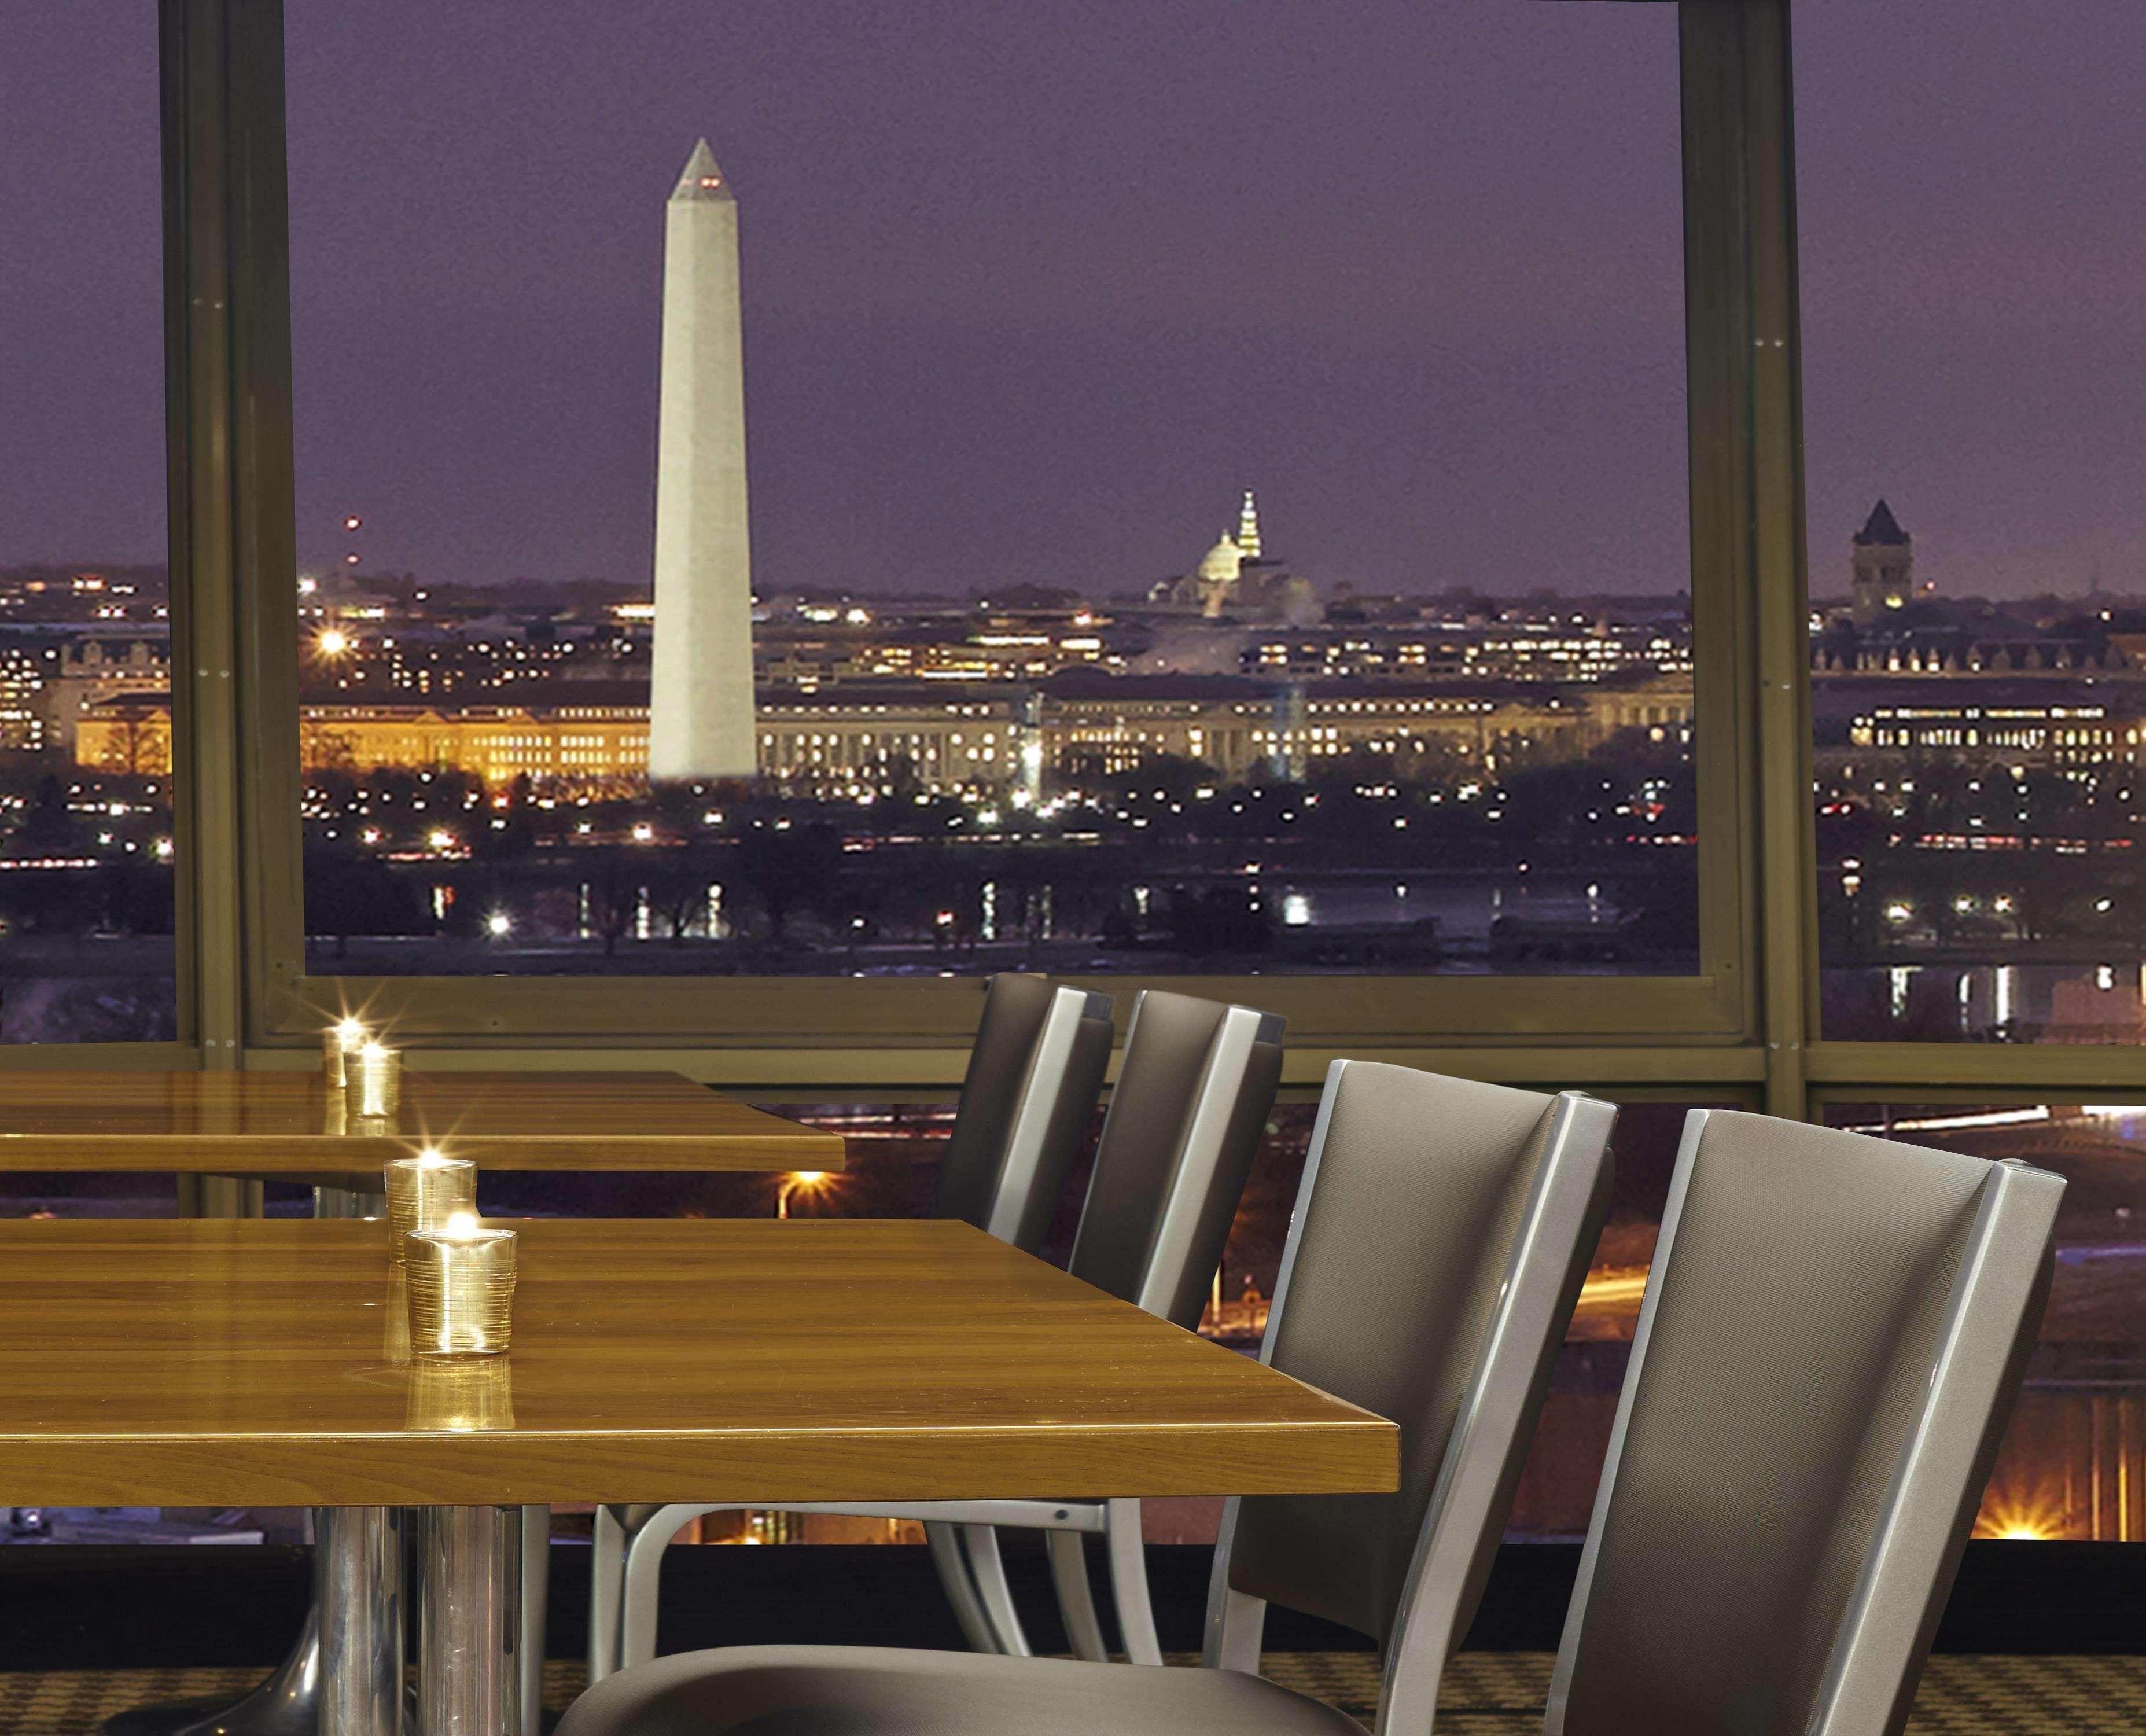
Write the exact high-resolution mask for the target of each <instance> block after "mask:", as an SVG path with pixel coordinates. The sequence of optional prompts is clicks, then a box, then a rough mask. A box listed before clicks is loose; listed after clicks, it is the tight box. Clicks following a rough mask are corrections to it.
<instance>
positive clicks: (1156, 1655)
mask: <svg viewBox="0 0 2146 1736" xmlns="http://www.w3.org/2000/svg"><path fill="white" fill-rule="evenodd" d="M1103 1540H1104V1542H1105V1544H1106V1545H1107V1547H1108V1549H1109V1552H1110V1599H1111V1601H1112V1602H1113V1603H1115V1604H1116V1605H1117V1608H1118V1635H1119V1638H1120V1639H1122V1640H1123V1641H1124V1642H1125V1661H1126V1662H1127V1663H1128V1664H1160V1663H1161V1662H1162V1642H1161V1641H1160V1639H1157V1638H1156V1637H1155V1606H1154V1605H1153V1604H1151V1603H1150V1602H1149V1601H1148V1594H1147V1551H1146V1549H1145V1548H1144V1547H1143V1546H1142V1544H1141V1543H1140V1503H1139V1502H1138V1501H1135V1500H1125V1499H1112V1500H1111V1501H1110V1503H1109V1504H1108V1517H1107V1520H1106V1523H1105V1525H1104V1529H1103Z"/></svg>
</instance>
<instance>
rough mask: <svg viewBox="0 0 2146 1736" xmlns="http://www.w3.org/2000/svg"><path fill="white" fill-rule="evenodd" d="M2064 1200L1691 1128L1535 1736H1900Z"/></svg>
mask: <svg viewBox="0 0 2146 1736" xmlns="http://www.w3.org/2000/svg"><path fill="white" fill-rule="evenodd" d="M2063 1196H2064V1180H2063V1179H2062V1178H2061V1177H2059V1176H2056V1175H2051V1174H2049V1172H2048V1171H2046V1170H2035V1169H2031V1168H2029V1167H2028V1166H2027V1165H2024V1164H2021V1163H2018V1162H2015V1161H2005V1162H1990V1161H1989V1160H1984V1159H1981V1158H1974V1157H1965V1156H1961V1155H1958V1154H1957V1153H1953V1152H1946V1151H1934V1150H1928V1149H1926V1148H1924V1147H1921V1146H1916V1145H1901V1144H1898V1143H1895V1142H1894V1141H1892V1140H1878V1139H1872V1138H1869V1137H1867V1136H1865V1135H1860V1134H1852V1133H1844V1132H1839V1131H1834V1130H1829V1129H1826V1128H1822V1127H1812V1126H1809V1125H1803V1124H1800V1123H1797V1122H1792V1121H1778V1120H1770V1119H1769V1118H1767V1117H1765V1116H1763V1115H1742V1114H1734V1113H1730V1112H1726V1111H1722V1110H1694V1111H1693V1112H1692V1113H1691V1115H1689V1118H1688V1119H1687V1120H1686V1122H1685V1125H1684V1144H1683V1146H1682V1148H1681V1150H1680V1151H1679V1155H1678V1160H1677V1166H1676V1170H1675V1173H1674V1177H1673V1178H1672V1180H1671V1182H1670V1185H1669V1203H1668V1205H1667V1208H1666V1209H1665V1210H1664V1212H1663V1215H1662V1227H1661V1235H1660V1240H1659V1243H1658V1244H1657V1246H1656V1250H1655V1258H1654V1274H1653V1275H1652V1277H1651V1278H1650V1279H1649V1282H1648V1285H1647V1291H1646V1296H1645V1300H1644V1301H1643V1302H1642V1304H1640V1309H1639V1327H1638V1331H1637V1334H1636V1335H1635V1336H1634V1339H1633V1341H1632V1353H1631V1360H1630V1363H1629V1368H1628V1369H1627V1372H1626V1374H1625V1378H1624V1391H1623V1393H1622V1394H1621V1395H1620V1397H1619V1401H1618V1406H1617V1414H1616V1419H1615V1422H1614V1424H1613V1425H1612V1429H1611V1433H1610V1437H1609V1455H1608V1459H1607V1461H1606V1463H1605V1465H1604V1469H1603V1474H1602V1482H1601V1485H1600V1490H1599V1492H1598V1494H1597V1496H1596V1499H1595V1514H1594V1519H1593V1522H1592V1523H1591V1524H1590V1526H1589V1528H1588V1534H1587V1544H1586V1547H1585V1549H1584V1550H1583V1552H1582V1554H1581V1556H1580V1579H1579V1584H1578V1588H1577V1589H1576V1590H1575V1593H1574V1594H1573V1599H1572V1604H1571V1607H1570V1611H1569V1613H1568V1614H1567V1616H1566V1619H1565V1634H1564V1639H1563V1642H1562V1644H1560V1647H1559V1649H1558V1656H1557V1664H1556V1667H1555V1671H1554V1673H1553V1674H1552V1678H1551V1683H1550V1712H1549V1719H1548V1723H1547V1731H1548V1736H1616V1733H1621V1732H1624V1731H1627V1730H1638V1729H1649V1730H1676V1731H1679V1732H1688V1733H1690V1736H1729V1733H1732V1732H1733V1733H1736V1736H1744V1733H1749V1736H1805V1733H1809V1736H1894V1733H1897V1732H1898V1731H1899V1730H1900V1729H1903V1728H1904V1726H1905V1724H1906V1723H1907V1720H1908V1714H1909V1709H1910V1707H1911V1706H1912V1704H1913V1703H1914V1695H1915V1687H1916V1684H1917V1681H1918V1679H1919V1677H1920V1675H1921V1673H1922V1668H1923V1663H1924V1659H1925V1658H1926V1657H1927V1655H1928V1654H1929V1647H1930V1639H1931V1636H1932V1634H1934V1631H1935V1629H1936V1627H1937V1622H1938V1617H1939V1614H1940V1613H1941V1612H1942V1611H1943V1609H1944V1604H1945V1599H1946V1598H1947V1596H1948V1595H1949V1593H1950V1591H1951V1589H1952V1582H1953V1578H1954V1574H1955V1573H1956V1572H1957V1570H1958V1568H1959V1558H1960V1552H1961V1550H1962V1549H1964V1546H1965V1544H1966V1541H1967V1538H1968V1534H1969V1531H1970V1530H1971V1529H1973V1526H1974V1516H1975V1511H1976V1509H1977V1507H1978V1505H1979V1502H1980V1499H1981V1494H1982V1488H1983V1484H1984V1483H1985V1482H1986V1481H1987V1480H1988V1479H1989V1468H1990V1464H1991V1463H1992V1461H1993V1460H1994V1459H1995V1457H1996V1454H1997V1446H1998V1442H1999V1439H2000V1438H2001V1437H2002V1435H2003V1434H2004V1425H2005V1423H2006V1420H2007V1419H2008V1418H2009V1414H2010V1411H2011V1408H2012V1402H2013V1399H2014V1396H2015V1394H2017V1392H2018V1390H2019V1381H2020V1378H2021V1375H2022V1374H2023V1372H2024V1368H2025V1364H2026V1359H2027V1356H2028V1353H2029V1351H2030V1350H2031V1349H2033V1346H2034V1335H2035V1332H2036V1329H2037V1328H2038V1327H2039V1324H2040V1321H2041V1316H2042V1311H2043V1307H2044V1304H2045V1303H2046V1301H2047V1300H2048V1297H2049V1283H2050V1279H2051V1275H2052V1273H2053V1270H2054V1254H2053V1251H2052V1244H2053V1240H2054V1230H2055V1225H2056V1215H2057V1206H2058V1203H2059V1200H2061V1199H2062V1198H2063Z"/></svg>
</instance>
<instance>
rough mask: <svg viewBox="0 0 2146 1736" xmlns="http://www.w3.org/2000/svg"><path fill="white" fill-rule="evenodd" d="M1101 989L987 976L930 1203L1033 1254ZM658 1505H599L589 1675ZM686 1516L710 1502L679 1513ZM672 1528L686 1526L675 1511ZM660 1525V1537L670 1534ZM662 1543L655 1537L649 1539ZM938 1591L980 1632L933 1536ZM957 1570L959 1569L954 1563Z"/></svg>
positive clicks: (612, 1644)
mask: <svg viewBox="0 0 2146 1736" xmlns="http://www.w3.org/2000/svg"><path fill="white" fill-rule="evenodd" d="M1110 1012H1111V1000H1110V996H1109V995H1101V994H1096V993H1094V992H1092V991H1090V990H1083V989H1075V988H1068V987H1064V986H1061V985H1054V984H1053V983H1051V981H1050V980H1049V979H1048V978H1046V977H1041V976H1034V975H1025V974H1019V973H1015V972H1011V971H1008V972H1002V973H1001V974H1000V975H996V976H993V977H991V978H990V979H988V980H987V981H986V985H985V991H984V1008H983V1011H982V1013H981V1015H979V1017H978V1019H977V1022H976V1037H975V1040H973V1041H972V1042H971V1045H970V1049H969V1060H968V1066H967V1069H966V1071H965V1072H964V1074H963V1075H962V1080H961V1095H960V1098H959V1100H958V1101H957V1103H956V1108H955V1112H954V1125H953V1128H952V1130H951V1132H950V1134H949V1135H948V1137H947V1140H946V1152H945V1154H944V1155H943V1156H942V1157H941V1160H940V1164H939V1175H938V1180H937V1183H936V1188H935V1190H934V1192H933V1195H932V1200H931V1208H930V1212H931V1216H933V1217H937V1218H960V1219H961V1220H964V1221H966V1222H967V1223H971V1224H973V1225H976V1228H977V1229H979V1230H983V1231H985V1232H986V1233H987V1234H988V1235H995V1236H997V1237H998V1238H999V1239H1000V1240H1002V1241H1006V1242H1011V1244H1012V1245H1014V1246H1015V1247H1016V1248H1021V1249H1025V1250H1027V1251H1029V1252H1031V1253H1033V1252H1034V1251H1035V1250H1036V1246H1037V1245H1039V1244H1040V1243H1041V1241H1042V1240H1043V1235H1044V1232H1045V1231H1046V1230H1047V1229H1049V1227H1050V1224H1051V1212H1052V1210H1053V1209H1054V1207H1055V1206H1056V1204H1057V1202H1058V1197H1059V1195H1061V1193H1062V1192H1063V1191H1064V1190H1065V1186H1066V1172H1067V1171H1068V1170H1071V1168H1072V1165H1073V1160H1074V1159H1075V1156H1077V1155H1079V1153H1080V1147H1081V1145H1082V1144H1083V1143H1084V1142H1085V1140H1086V1137H1087V1132H1088V1125H1089V1122H1090V1120H1091V1119H1092V1117H1093V1116H1094V1115H1095V1102H1096V1099H1097V1097H1098V1095H1100V1092H1101V1090H1102V1087H1103V1075H1104V1073H1105V1070H1106V1069H1107V1068H1108V1067H1109V1065H1110V1041H1111V1035H1112V1032H1111V1026H1110ZM671 1510H672V1509H666V1508H661V1507H658V1506H656V1505H646V1506H632V1507H600V1508H598V1509H596V1535H595V1539H594V1543H595V1547H594V1549H592V1551H591V1554H592V1557H593V1567H592V1569H591V1574H592V1578H591V1587H590V1599H589V1675H590V1679H591V1680H594V1679H597V1678H599V1677H601V1676H602V1675H605V1674H609V1673H610V1672H611V1670H612V1669H616V1668H617V1664H618V1653H617V1647H618V1634H619V1622H620V1599H621V1594H622V1590H623V1587H624V1583H625V1579H626V1554H627V1551H628V1549H629V1547H630V1546H631V1544H634V1543H635V1542H636V1541H638V1540H639V1539H641V1536H642V1535H643V1534H644V1532H645V1530H646V1527H648V1526H649V1525H650V1524H651V1523H652V1522H653V1521H654V1520H655V1519H656V1518H657V1516H658V1515H659V1514H663V1513H666V1512H669V1511H671ZM677 1510H678V1511H679V1512H681V1514H683V1515H687V1516H690V1515H691V1514H694V1513H698V1512H713V1511H716V1510H718V1509H715V1508H705V1509H703V1508H688V1509H677ZM678 1523H679V1524H683V1523H684V1518H683V1517H681V1518H680V1519H679V1521H678ZM676 1529H677V1526H676V1524H674V1525H673V1526H672V1527H671V1532H669V1533H666V1534H665V1537H664V1540H665V1541H666V1542H667V1541H668V1539H669V1536H670V1535H671V1534H673V1533H675V1532H676ZM656 1547H657V1549H658V1550H659V1551H660V1548H661V1545H660V1544H659V1545H657V1546H656ZM937 1553H938V1554H940V1555H941V1556H942V1557H944V1558H945V1559H946V1569H947V1574H946V1577H947V1592H948V1595H949V1597H950V1598H951V1599H952V1601H953V1603H954V1605H955V1609H956V1614H958V1615H959V1616H960V1617H961V1620H962V1623H963V1626H964V1629H965V1630H969V1631H973V1632H974V1633H976V1634H978V1635H979V1636H982V1635H985V1634H987V1633H988V1631H989V1630H988V1628H987V1626H986V1620H985V1617H984V1614H983V1612H982V1610H981V1608H980V1607H978V1606H977V1604H976V1600H975V1597H974V1594H973V1593H972V1592H971V1585H970V1579H969V1575H968V1570H967V1569H966V1566H965V1565H961V1564H960V1562H959V1556H958V1551H956V1550H955V1549H951V1547H949V1544H948V1541H947V1540H941V1543H940V1544H938V1547H937ZM957 1567H958V1568H959V1571H958V1572H956V1571H955V1569H956V1568H957Z"/></svg>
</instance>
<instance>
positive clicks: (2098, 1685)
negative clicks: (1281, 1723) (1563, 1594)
mask: <svg viewBox="0 0 2146 1736" xmlns="http://www.w3.org/2000/svg"><path fill="white" fill-rule="evenodd" d="M1184 1661H1189V1660H1184ZM1266 1673H1267V1674H1269V1675H1270V1676H1271V1677H1272V1678H1273V1679H1275V1681H1277V1682H1280V1683H1281V1684H1283V1685H1284V1686H1285V1687H1289V1688H1293V1689H1296V1690H1297V1691H1298V1692H1300V1693H1302V1694H1310V1695H1311V1696H1313V1697H1314V1698H1315V1699H1322V1700H1325V1701H1327V1702H1329V1703H1330V1704H1333V1705H1336V1706H1339V1707H1340V1708H1342V1709H1344V1710H1345V1711H1347V1712H1350V1713H1353V1714H1355V1715H1356V1716H1357V1717H1359V1718H1360V1719H1363V1720H1364V1722H1365V1724H1369V1723H1370V1716H1371V1708H1372V1704H1373V1702H1374V1701H1375V1699H1376V1698H1377V1694H1378V1677H1377V1674H1376V1671H1375V1665H1374V1663H1373V1660H1372V1659H1371V1656H1370V1654H1369V1653H1365V1652H1285V1653H1277V1654H1274V1655H1272V1656H1270V1658H1269V1659H1267V1664H1266ZM261 1674H262V1673H261V1672H260V1671H258V1670H254V1669H122V1670H50V1671H41V1672H32V1671H21V1672H13V1673H0V1733H4V1736H88V1733H89V1732H91V1731H93V1730H94V1729H96V1728H97V1724H98V1722H99V1721H100V1720H101V1719H106V1718H108V1717H110V1716H111V1715H112V1714H113V1713H115V1712H123V1711H126V1710H127V1709H130V1708H132V1707H135V1706H141V1705H145V1704H151V1703H153V1702H156V1701H160V1700H196V1699H198V1700H209V1701H214V1700H217V1699H222V1698H225V1697H230V1698H233V1699H235V1698H237V1696H238V1695H240V1694H243V1693H244V1692H245V1691H246V1690H247V1689H249V1688H251V1687H252V1685H253V1684H254V1683H256V1682H257V1681H258V1680H259V1679H260V1677H261ZM1549 1683H1550V1658H1549V1656H1548V1655H1547V1654H1543V1653H1537V1652H1464V1653H1462V1654H1460V1657H1459V1658H1458V1659H1455V1663H1454V1665H1453V1667H1452V1669H1450V1670H1449V1671H1447V1673H1446V1678H1445V1686H1444V1688H1443V1689H1442V1691H1441V1692H1440V1694H1439V1719H1438V1733H1439V1736H1518V1733H1520V1732H1522V1731H1529V1730H1539V1729H1540V1728H1541V1726H1542V1706H1543V1696H1544V1693H1545V1689H1547V1687H1548V1686H1549ZM544 1689H545V1693H544V1698H545V1701H546V1704H547V1705H548V1706H550V1707H551V1708H552V1709H554V1710H556V1709H561V1708H563V1707H564V1706H565V1705H566V1703H567V1702H568V1701H569V1700H571V1699H572V1698H573V1697H574V1695H575V1694H577V1693H578V1692H580V1689H581V1666H580V1665H579V1664H571V1663H554V1664H546V1666H545V1669H544ZM2142 1729H2146V1657H2095V1658H2050V1657H2032V1658H2007V1657H1969V1656H1959V1655H1954V1656H1944V1657H1939V1658H1935V1659H1932V1660H1931V1663H1930V1667H1929V1672H1928V1674H1926V1675H1925V1677H1924V1682H1923V1689H1922V1694H1921V1696H1920V1698H1919V1699H1918V1700H1917V1702H1916V1705H1915V1715H1914V1720H1913V1721H1912V1722H1911V1723H1910V1724H1909V1731H1910V1732H1911V1733H1914V1736H1954V1733H1955V1732H1958V1733H1962V1736H1964V1733H1966V1732H1969V1731H1972V1732H1974V1733H1976V1736H2042V1733H2045V1732H2046V1733H2049V1736H2055V1733H2057V1732H2059V1731H2061V1732H2063V1733H2064V1736H2104V1732H2105V1733H2108V1736H2117V1733H2119V1732H2122V1733H2124V1736H2137V1733H2138V1732H2139V1731H2140V1730H2142Z"/></svg>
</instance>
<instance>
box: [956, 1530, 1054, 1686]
mask: <svg viewBox="0 0 2146 1736" xmlns="http://www.w3.org/2000/svg"><path fill="white" fill-rule="evenodd" d="M961 1554H962V1555H963V1557H964V1558H965V1559H966V1560H967V1562H968V1564H969V1576H970V1577H971V1579H974V1580H975V1581H976V1596H977V1597H978V1598H979V1599H981V1601H982V1604H983V1606H984V1616H985V1619H986V1620H987V1621H989V1622H990V1624H991V1637H992V1639H993V1640H994V1641H995V1642H996V1643H995V1644H994V1645H993V1647H992V1649H993V1650H994V1651H996V1652H999V1653H1001V1654H1004V1655H1005V1656H1006V1657H1009V1658H1031V1657H1034V1656H1035V1655H1036V1654H1035V1653H1034V1652H1033V1651H1032V1650H1031V1649H1030V1646H1029V1644H1028V1635H1027V1634H1026V1633H1025V1632H1023V1631H1022V1629H1021V1611H1020V1610H1019V1609H1016V1607H1015V1604H1014V1601H1013V1587H1012V1586H1011V1585H1010V1584H1007V1583H1006V1559H1005V1558H1004V1557H1003V1556H1001V1554H999V1534H998V1533H997V1532H996V1531H995V1530H993V1529H991V1527H990V1526H989V1525H964V1526H962V1527H961Z"/></svg>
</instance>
